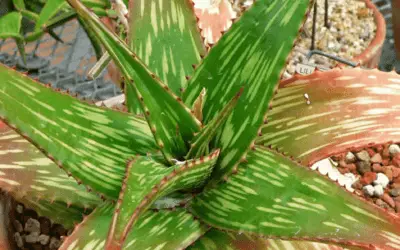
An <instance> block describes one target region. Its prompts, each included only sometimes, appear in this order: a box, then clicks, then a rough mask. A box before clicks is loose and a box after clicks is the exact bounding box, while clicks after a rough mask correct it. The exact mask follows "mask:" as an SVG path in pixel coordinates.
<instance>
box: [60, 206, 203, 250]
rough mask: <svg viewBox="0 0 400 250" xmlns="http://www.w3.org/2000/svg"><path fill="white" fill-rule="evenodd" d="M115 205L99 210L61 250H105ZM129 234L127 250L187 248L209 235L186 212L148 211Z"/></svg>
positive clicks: (67, 240)
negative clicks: (203, 236)
mask: <svg viewBox="0 0 400 250" xmlns="http://www.w3.org/2000/svg"><path fill="white" fill-rule="evenodd" d="M112 212H113V206H112V205H110V204H106V205H104V206H102V207H99V208H97V209H96V210H95V211H94V212H93V213H92V214H91V215H89V216H88V217H87V218H86V219H85V220H84V221H83V222H82V223H81V224H80V225H78V227H77V228H76V229H75V231H74V232H73V233H72V235H71V236H69V237H68V238H67V239H66V240H65V241H64V243H63V245H62V246H61V248H60V250H71V249H73V250H83V249H90V250H103V249H104V245H105V241H104V239H105V238H106V236H107V230H108V228H109V225H110V223H111V219H112ZM137 225H138V226H137V227H134V228H133V230H132V231H131V232H130V233H129V235H128V239H127V240H126V247H125V248H124V249H138V250H139V249H184V248H185V247H187V246H188V245H190V244H191V243H192V242H193V241H195V240H196V239H197V238H198V237H200V236H201V235H202V234H204V232H205V230H206V229H205V227H204V226H202V225H201V224H200V223H199V222H198V221H196V220H195V219H194V218H193V216H192V215H190V214H189V213H187V212H186V211H185V210H183V209H176V210H175V211H167V210H161V211H159V212H154V211H148V212H146V213H144V214H143V216H141V217H140V218H139V220H138V222H137Z"/></svg>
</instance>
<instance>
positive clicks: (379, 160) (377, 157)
mask: <svg viewBox="0 0 400 250" xmlns="http://www.w3.org/2000/svg"><path fill="white" fill-rule="evenodd" d="M371 162H372V163H382V156H381V154H379V153H376V154H374V155H373V156H372V157H371Z"/></svg>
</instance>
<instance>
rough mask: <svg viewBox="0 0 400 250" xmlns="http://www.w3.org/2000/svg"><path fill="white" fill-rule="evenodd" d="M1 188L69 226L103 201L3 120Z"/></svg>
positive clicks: (1, 130) (0, 141)
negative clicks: (5, 124) (4, 124)
mask: <svg viewBox="0 0 400 250" xmlns="http://www.w3.org/2000/svg"><path fill="white" fill-rule="evenodd" d="M0 189H2V190H4V191H6V192H7V193H8V194H10V195H12V196H13V197H14V198H15V199H16V200H18V201H19V202H21V203H23V204H24V205H25V206H26V207H30V208H33V209H35V210H36V211H37V212H38V214H40V215H45V216H47V217H49V218H51V219H52V220H53V221H57V222H58V223H62V224H63V225H65V226H72V225H73V223H74V222H79V221H81V220H82V214H84V213H85V212H90V211H91V210H92V209H94V208H95V207H96V206H97V205H98V204H100V203H101V199H100V198H99V197H98V196H97V195H95V194H93V193H89V192H88V191H87V190H86V188H85V187H84V186H83V185H78V183H77V182H76V181H75V180H74V179H73V178H72V177H68V175H67V174H66V173H65V171H64V170H62V169H60V168H59V167H58V166H57V165H56V164H55V163H53V162H52V161H51V160H50V159H48V158H47V157H46V156H45V155H43V153H42V152H40V151H39V150H38V149H37V148H36V147H35V146H33V145H32V144H31V143H30V142H28V141H27V140H26V139H24V138H23V137H21V136H20V135H19V134H17V133H16V132H14V131H13V130H11V129H9V128H7V127H3V128H2V127H1V124H0Z"/></svg>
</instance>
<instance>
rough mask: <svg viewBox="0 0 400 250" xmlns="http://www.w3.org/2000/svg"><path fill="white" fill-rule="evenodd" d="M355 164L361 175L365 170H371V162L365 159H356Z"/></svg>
mask: <svg viewBox="0 0 400 250" xmlns="http://www.w3.org/2000/svg"><path fill="white" fill-rule="evenodd" d="M356 166H357V171H358V172H359V173H360V174H362V175H363V174H365V173H367V172H371V170H372V169H371V164H370V163H369V162H367V161H358V162H357V163H356Z"/></svg>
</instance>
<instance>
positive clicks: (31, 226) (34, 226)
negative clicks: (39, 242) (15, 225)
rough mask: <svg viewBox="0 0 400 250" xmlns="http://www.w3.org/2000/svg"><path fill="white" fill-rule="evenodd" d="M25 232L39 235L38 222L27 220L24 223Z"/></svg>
mask: <svg viewBox="0 0 400 250" xmlns="http://www.w3.org/2000/svg"><path fill="white" fill-rule="evenodd" d="M25 232H28V233H40V222H39V221H38V220H35V219H32V218H29V219H28V221H27V222H26V223H25Z"/></svg>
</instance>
